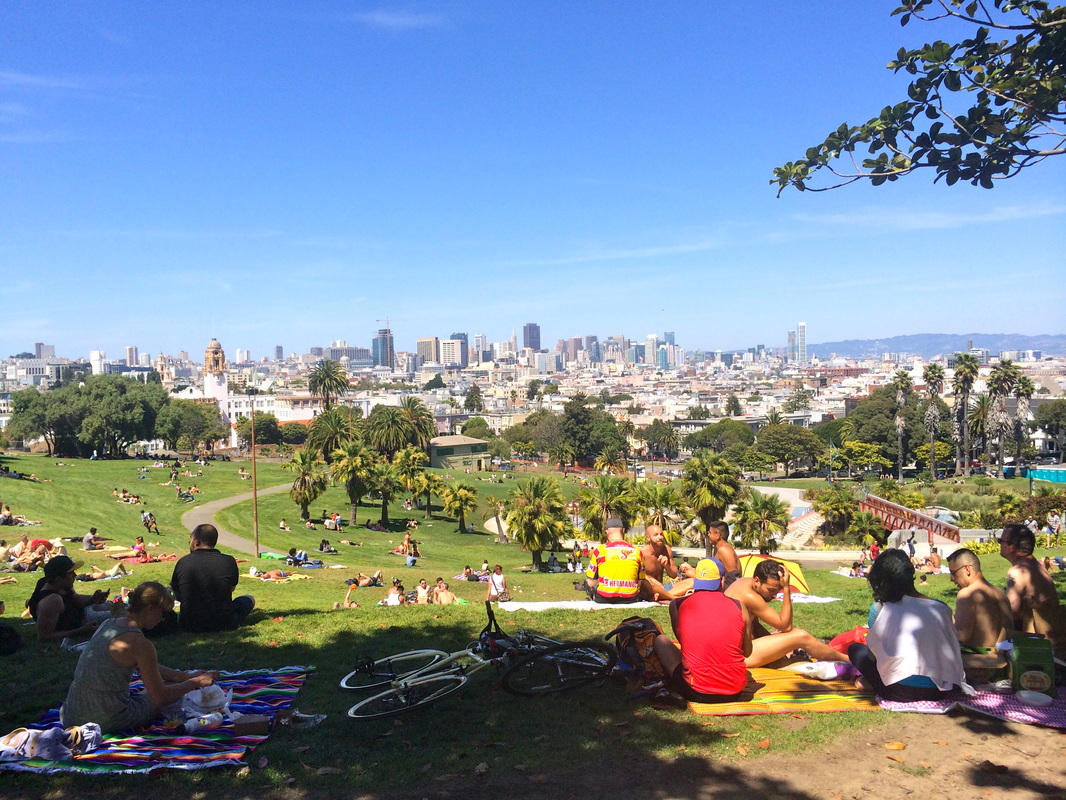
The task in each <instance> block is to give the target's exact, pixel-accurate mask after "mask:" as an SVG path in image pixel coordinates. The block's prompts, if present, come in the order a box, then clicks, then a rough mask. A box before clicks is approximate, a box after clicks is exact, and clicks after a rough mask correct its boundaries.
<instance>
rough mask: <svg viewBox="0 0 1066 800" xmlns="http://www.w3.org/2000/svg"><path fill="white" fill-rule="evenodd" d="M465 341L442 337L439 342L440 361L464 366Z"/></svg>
mask: <svg viewBox="0 0 1066 800" xmlns="http://www.w3.org/2000/svg"><path fill="white" fill-rule="evenodd" d="M465 354H466V342H464V341H463V340H462V339H442V340H441V343H440V362H441V363H442V364H450V365H454V366H459V367H462V366H465V365H464V364H463V357H464V356H465Z"/></svg>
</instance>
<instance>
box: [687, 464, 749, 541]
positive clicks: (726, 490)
mask: <svg viewBox="0 0 1066 800" xmlns="http://www.w3.org/2000/svg"><path fill="white" fill-rule="evenodd" d="M683 469H684V472H683V473H682V477H681V496H682V497H683V498H684V500H685V502H686V503H687V504H688V505H689V506H690V507H691V508H692V509H693V511H695V512H696V516H698V517H699V518H700V522H702V523H703V541H704V546H705V547H706V550H707V557H708V558H710V557H711V542H710V540H709V539H708V538H707V526H708V525H709V524H710V523H712V522H714V521H715V520H720V519H724V518H725V513H726V511H728V510H729V506H730V504H731V503H732V502H733V501H734V500H736V497H737V495H738V494H739V493H740V467H738V466H737V465H736V464H734V463H733V462H732V461H730V460H729V459H728V458H726V457H725V456H723V455H722V454H721V453H715V452H714V451H713V450H700V451H699V452H697V453H696V454H695V455H694V456H693V457H692V458H690V459H689V460H688V461H686V462H685V466H684V468H683Z"/></svg>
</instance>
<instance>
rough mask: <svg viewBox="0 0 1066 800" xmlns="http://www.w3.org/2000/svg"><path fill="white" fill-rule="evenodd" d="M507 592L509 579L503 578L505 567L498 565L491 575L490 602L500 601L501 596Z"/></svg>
mask: <svg viewBox="0 0 1066 800" xmlns="http://www.w3.org/2000/svg"><path fill="white" fill-rule="evenodd" d="M506 591H507V579H506V578H505V577H503V567H501V566H500V565H499V564H497V565H496V566H495V567H493V569H492V572H490V573H489V597H488V599H489V602H490V603H491V602H495V601H497V600H499V599H500V595H501V594H503V593H504V592H506Z"/></svg>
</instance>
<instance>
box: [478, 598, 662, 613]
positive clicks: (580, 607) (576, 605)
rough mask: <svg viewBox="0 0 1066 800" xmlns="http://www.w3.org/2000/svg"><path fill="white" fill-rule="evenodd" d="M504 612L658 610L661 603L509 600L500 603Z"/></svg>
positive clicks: (645, 601)
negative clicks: (556, 609) (558, 609)
mask: <svg viewBox="0 0 1066 800" xmlns="http://www.w3.org/2000/svg"><path fill="white" fill-rule="evenodd" d="M499 606H500V608H501V609H503V610H504V611H544V610H545V609H548V608H568V609H570V610H577V611H597V610H605V609H614V610H615V611H617V610H619V609H622V610H623V611H624V610H625V609H627V608H658V607H659V603H653V602H651V601H650V600H642V601H641V602H639V603H625V604H624V605H622V604H617V603H594V602H593V601H592V600H509V601H507V602H506V603H500V604H499Z"/></svg>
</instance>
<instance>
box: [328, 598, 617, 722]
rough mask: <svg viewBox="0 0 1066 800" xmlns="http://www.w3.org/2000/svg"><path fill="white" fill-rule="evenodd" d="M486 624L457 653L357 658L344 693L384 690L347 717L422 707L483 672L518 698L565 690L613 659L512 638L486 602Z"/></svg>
mask: <svg viewBox="0 0 1066 800" xmlns="http://www.w3.org/2000/svg"><path fill="white" fill-rule="evenodd" d="M485 608H486V611H487V613H488V622H487V623H486V625H485V627H484V629H482V631H481V633H480V635H479V636H478V639H477V641H475V642H471V643H470V644H468V645H467V646H466V647H465V648H463V649H462V650H456V651H455V652H453V653H447V652H445V651H443V650H430V649H427V650H411V651H409V652H406V653H398V654H396V655H393V656H388V657H387V658H380V659H371V658H362V659H359V661H358V663H357V664H356V667H355V669H353V670H352V671H351V672H349V673H348V674H347V675H345V676H344V677H343V678H342V679H341V681H340V687H341V688H342V689H345V690H348V691H370V690H373V689H380V688H382V687H388V688H387V689H385V690H384V691H382V692H379V693H378V694H375V695H373V696H371V697H368V698H366V699H365V700H361V701H360V702H358V703H356V704H355V705H354V706H352V707H351V708H350V709H348V716H349V717H352V718H354V719H369V718H373V717H383V716H389V715H392V714H400V713H403V712H405V711H410V710H411V709H414V708H418V707H419V706H427V705H429V704H431V703H435V702H437V701H438V700H440V699H442V698H444V697H447V696H448V695H450V694H452V693H453V692H456V691H458V690H459V689H461V688H462V687H463V686H465V685H466V683H467V682H468V681H469V680H470V676H471V675H474V674H475V673H477V672H480V671H481V670H483V669H486V668H487V667H490V666H493V667H496V668H497V670H502V674H501V676H500V682H501V686H502V687H503V689H504V691H506V692H509V693H511V694H514V695H519V696H523V697H532V696H535V695H541V694H553V693H555V692H564V691H570V690H572V689H577V688H580V687H582V686H587V685H588V684H590V683H594V682H597V681H600V680H603V678H605V677H607V675H609V674H610V672H611V670H612V669H613V667H614V664H615V661H616V660H617V656H616V655H615V651H614V648H613V647H611V646H610V645H607V644H599V643H577V642H560V641H557V640H555V639H549V638H547V637H545V636H540V635H539V634H536V633H532V632H530V631H519V632H518V633H517V634H515V635H514V636H511V635H508V634H506V633H504V632H503V631H502V630H501V629H500V626H499V624H498V623H497V622H496V615H495V614H494V613H493V611H492V605H491V603H485Z"/></svg>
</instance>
